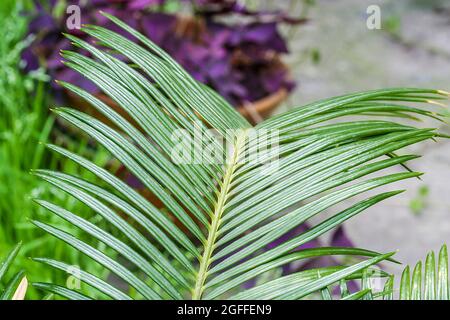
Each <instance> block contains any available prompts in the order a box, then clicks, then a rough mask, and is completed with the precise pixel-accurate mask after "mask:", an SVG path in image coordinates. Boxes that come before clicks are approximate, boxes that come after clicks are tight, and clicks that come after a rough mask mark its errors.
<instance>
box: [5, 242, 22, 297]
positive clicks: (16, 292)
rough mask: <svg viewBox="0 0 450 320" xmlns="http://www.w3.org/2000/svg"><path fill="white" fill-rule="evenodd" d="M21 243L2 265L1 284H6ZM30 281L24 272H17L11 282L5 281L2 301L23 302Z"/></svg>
mask: <svg viewBox="0 0 450 320" xmlns="http://www.w3.org/2000/svg"><path fill="white" fill-rule="evenodd" d="M20 247H21V243H19V244H17V245H16V246H15V247H14V248H13V249H12V250H11V252H10V253H9V254H8V256H7V257H6V258H5V260H4V261H2V262H1V263H0V283H1V282H4V281H3V280H4V279H5V278H6V273H7V272H8V270H9V268H10V267H11V265H12V264H13V262H14V259H15V258H16V256H17V254H18V253H19V250H20ZM27 287H28V281H27V278H26V277H25V273H24V271H19V272H17V273H16V274H15V275H14V276H13V277H12V278H11V279H10V280H9V281H5V286H4V288H3V290H0V300H10V299H12V300H23V298H24V296H25V293H26V291H27Z"/></svg>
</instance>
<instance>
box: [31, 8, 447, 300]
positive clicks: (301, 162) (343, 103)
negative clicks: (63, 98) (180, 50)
mask: <svg viewBox="0 0 450 320" xmlns="http://www.w3.org/2000/svg"><path fill="white" fill-rule="evenodd" d="M104 15H105V16H106V17H108V18H109V19H110V20H111V21H113V22H114V23H115V24H117V25H118V26H119V27H120V28H123V29H125V30H126V31H128V32H129V33H130V35H132V36H134V37H136V38H137V39H139V41H140V43H141V45H142V46H141V45H138V44H136V43H134V42H133V41H130V40H129V39H127V38H126V37H123V36H121V35H119V34H117V33H114V32H112V31H110V30H107V29H105V28H101V27H98V26H91V25H88V26H84V28H83V31H84V32H86V33H88V34H89V35H90V36H92V37H93V38H95V39H97V40H98V43H99V44H100V45H101V46H102V49H99V47H95V46H93V45H91V44H89V43H86V42H84V41H82V40H80V39H77V38H75V37H73V36H70V35H68V37H69V38H70V39H71V41H72V42H73V43H74V44H75V45H76V46H78V47H80V48H82V49H83V50H85V51H87V52H89V53H90V55H91V56H92V58H89V57H87V56H83V55H81V54H78V53H75V52H72V51H64V52H63V53H62V55H63V57H64V59H65V64H66V65H67V66H69V67H70V68H72V69H74V70H76V71H77V72H79V73H81V74H83V75H84V76H85V77H86V78H88V79H89V80H91V81H92V82H94V83H95V84H96V85H97V86H98V87H99V88H100V89H101V90H102V91H103V92H104V93H105V94H107V95H108V96H109V97H110V98H111V99H112V100H114V101H115V102H116V103H117V104H118V105H119V106H120V107H121V109H122V110H123V111H124V114H126V116H123V115H121V114H119V113H117V112H116V111H115V110H114V109H112V108H110V107H109V106H108V105H106V104H105V103H103V102H102V101H100V100H99V99H97V98H96V97H95V96H93V95H91V94H89V93H87V92H86V91H84V90H82V89H80V88H78V87H76V86H74V85H72V84H69V83H65V82H61V85H62V86H63V87H65V88H67V89H68V90H70V91H72V92H73V93H75V94H77V95H79V96H80V97H81V98H83V99H85V100H86V101H88V102H89V103H91V104H92V106H93V107H95V108H96V109H97V110H98V111H100V112H101V113H102V114H103V115H104V116H106V117H107V118H108V119H109V120H110V121H111V123H113V125H109V124H105V123H103V122H101V121H99V120H97V119H95V118H93V117H91V116H89V115H87V114H84V113H82V112H80V111H77V110H75V109H70V108H58V109H56V110H55V112H56V113H57V114H58V115H59V116H60V117H62V118H64V119H65V120H66V121H68V122H69V123H71V124H72V125H74V126H75V127H77V128H79V129H80V130H82V131H84V132H85V133H86V134H88V135H89V136H90V137H91V138H92V139H93V140H95V141H97V142H98V143H100V144H102V145H103V146H104V147H106V149H108V150H109V151H110V152H111V154H112V155H113V156H114V157H115V158H117V159H118V160H119V161H120V162H121V163H122V164H123V165H124V166H125V167H127V169H128V170H129V171H130V172H131V173H132V174H133V175H134V176H136V177H137V178H138V179H139V180H140V181H141V182H142V183H143V184H144V185H145V186H146V188H148V190H149V191H151V192H152V193H153V194H154V195H155V196H156V197H157V198H158V199H159V200H160V202H161V203H162V204H163V207H164V209H160V208H159V207H158V206H155V205H154V204H153V203H152V202H150V201H148V200H147V199H146V198H144V197H143V196H141V195H140V194H139V193H137V192H136V191H135V190H133V189H132V188H131V187H130V186H128V185H127V184H125V183H124V182H123V181H121V180H120V179H118V178H117V177H115V176H114V175H113V174H111V173H110V172H108V171H107V170H105V169H104V168H101V167H99V166H97V165H96V164H95V163H93V162H91V161H90V160H88V159H85V158H82V157H80V156H79V155H77V154H74V153H71V152H69V151H67V150H65V149H64V148H61V147H59V146H55V145H49V146H48V147H49V148H50V149H52V150H54V151H55V152H58V153H60V154H62V155H64V156H66V157H67V158H69V159H71V160H73V161H74V162H76V163H77V164H79V165H80V166H81V167H83V168H84V169H86V170H88V171H90V172H92V173H93V174H94V175H95V176H96V177H97V179H96V180H95V182H90V181H87V180H84V179H81V178H80V177H76V176H72V175H67V174H65V173H61V172H53V171H46V170H39V171H36V172H35V174H36V175H38V176H40V177H42V178H43V179H45V180H47V181H48V182H49V183H51V184H53V185H54V186H56V187H58V188H60V189H62V190H63V191H65V192H67V193H69V194H71V195H72V196H73V197H75V198H76V199H78V200H79V201H81V202H83V203H84V204H86V206H88V207H89V208H90V209H92V211H93V212H96V213H98V214H99V215H101V216H102V217H103V218H104V219H105V220H106V221H108V222H109V223H110V224H111V226H112V227H114V230H115V231H117V232H111V233H108V232H106V231H105V230H103V229H101V228H99V227H98V226H97V225H96V224H95V223H94V222H92V221H89V220H86V219H83V218H81V217H79V216H78V215H77V214H76V212H75V213H72V212H69V211H67V210H66V209H64V208H62V207H60V206H58V205H56V204H53V203H50V202H48V201H45V200H36V201H37V202H38V203H39V204H40V205H42V206H43V207H45V208H47V209H49V210H50V211H52V212H54V213H55V214H56V215H58V216H60V217H61V218H63V219H65V220H67V221H68V222H69V223H70V224H71V225H73V226H76V227H78V228H80V229H82V230H84V231H85V232H86V233H88V234H90V235H91V236H92V243H87V242H83V241H81V240H79V239H77V238H76V237H74V236H73V235H71V234H70V233H68V232H67V231H64V230H62V229H60V228H57V227H55V226H51V225H49V224H46V223H44V222H41V221H33V223H34V224H35V225H36V226H37V227H39V228H41V229H43V230H45V231H46V232H48V233H50V234H52V235H54V236H55V237H57V238H60V239H61V240H63V241H65V242H67V243H68V244H70V245H71V246H73V247H75V248H76V249H77V250H79V251H81V252H83V253H85V254H86V255H88V256H89V257H91V258H92V259H93V260H95V261H96V262H97V263H99V264H101V265H103V266H104V267H105V268H107V269H109V270H110V271H111V272H112V273H113V274H115V275H116V276H117V277H119V278H121V279H122V280H123V282H125V283H126V284H127V285H128V288H129V289H130V290H128V291H127V290H125V291H122V290H120V289H119V287H123V283H117V281H116V282H111V281H106V280H105V279H101V278H100V277H98V276H97V275H94V274H91V273H88V272H86V271H84V270H82V269H80V270H78V271H77V276H79V278H80V279H81V281H83V282H84V283H86V284H88V285H89V286H91V287H93V288H96V289H98V291H100V292H101V293H103V294H104V295H105V296H108V297H110V298H113V299H131V298H144V299H166V298H169V299H182V298H192V299H215V298H224V297H226V298H232V299H300V298H303V297H306V296H308V295H310V294H312V293H315V292H322V294H324V295H326V296H328V295H329V296H331V294H327V292H328V293H329V291H328V289H327V287H328V286H331V285H333V284H336V283H339V282H340V283H341V287H342V288H343V289H344V287H345V281H346V280H348V279H363V280H364V279H366V280H367V278H368V277H372V276H373V274H374V272H373V271H374V268H372V269H371V266H374V265H376V264H377V263H379V262H381V261H384V260H391V261H392V259H391V256H392V255H393V253H387V254H378V253H376V252H373V251H369V250H364V249H359V248H313V249H304V250H296V249H297V248H298V247H299V246H300V245H302V244H304V243H306V242H308V241H310V240H312V239H314V238H316V237H319V236H320V235H322V234H324V233H326V232H328V231H329V230H332V229H333V228H335V227H336V226H339V225H340V224H341V223H343V222H344V221H345V220H347V219H349V218H351V217H353V216H355V215H357V214H359V213H361V212H363V211H364V210H365V209H367V208H368V207H370V206H373V205H375V204H376V203H378V202H380V201H382V200H384V199H386V198H389V197H392V196H394V195H396V194H398V193H400V192H401V191H391V192H384V193H380V194H375V195H371V196H366V197H365V199H363V200H360V201H358V202H356V204H354V205H352V206H349V207H347V208H345V209H344V210H342V211H338V212H336V213H334V214H333V215H332V216H331V217H329V218H326V219H323V220H322V221H321V222H320V223H317V224H315V225H313V226H312V227H311V228H310V229H309V230H308V231H306V232H304V233H302V234H300V235H297V236H295V237H292V238H290V239H288V240H286V241H284V242H281V243H278V245H277V246H275V247H273V248H271V249H267V245H268V244H270V243H273V242H274V241H275V240H277V239H279V238H280V237H281V236H283V235H284V234H286V233H287V232H288V231H289V230H291V229H293V228H295V227H296V226H298V225H300V224H302V223H304V222H305V221H307V220H310V219H311V218H312V217H320V215H321V214H322V213H323V212H324V211H325V210H326V209H329V208H333V207H334V206H335V205H337V204H341V205H342V203H343V201H344V200H346V199H349V198H352V197H354V196H356V195H360V194H363V193H366V192H367V191H369V190H372V189H375V188H377V187H380V186H383V185H387V184H392V183H394V182H396V181H400V180H404V179H409V178H414V177H418V176H420V175H421V173H418V172H414V171H411V170H409V169H408V167H407V166H406V164H405V163H406V162H407V161H409V160H412V159H415V158H417V156H416V155H397V153H396V152H397V150H399V149H401V148H403V147H406V146H409V145H412V144H415V143H417V142H420V141H424V140H427V139H432V138H435V137H439V136H441V135H440V134H439V133H437V132H435V131H434V130H433V129H428V128H427V129H419V128H415V127H413V126H409V125H404V124H400V123H396V122H391V121H382V120H376V119H369V120H358V121H345V118H344V117H345V116H352V115H358V116H359V115H367V116H383V117H386V116H392V117H401V118H409V119H417V118H416V117H419V116H420V117H432V118H436V119H439V115H437V114H436V113H433V112H430V111H427V110H424V109H421V108H415V107H412V106H408V105H407V103H411V102H414V103H429V102H432V101H434V100H439V99H444V98H446V95H447V93H446V92H443V91H438V90H425V89H409V88H400V89H385V90H374V91H368V92H361V93H355V94H349V95H344V96H339V97H335V98H331V99H325V100H321V101H318V102H315V103H311V104H308V105H306V106H303V107H299V108H295V109H292V110H291V111H288V112H286V113H284V114H281V115H278V116H275V117H272V118H271V119H268V120H266V121H264V122H262V123H260V124H258V125H257V126H256V127H252V126H251V125H250V124H249V123H248V122H247V121H246V120H245V119H244V118H243V117H242V116H240V115H239V114H238V113H237V112H236V111H235V110H234V109H233V108H232V107H231V106H230V105H229V104H228V103H227V102H226V101H225V100H224V99H223V98H222V97H220V96H219V95H218V94H217V93H215V92H214V91H213V90H211V89H209V88H207V87H205V86H203V85H201V84H199V83H198V82H196V81H194V80H193V79H192V78H191V77H190V76H189V75H188V74H187V73H186V72H185V71H184V70H183V69H182V68H181V67H180V66H179V65H178V64H177V63H176V62H174V60H173V59H171V58H170V57H169V56H168V55H167V54H166V53H165V52H163V51H162V50H161V49H160V48H158V47H157V46H156V45H154V44H153V43H152V42H151V41H149V40H148V39H147V38H145V37H144V36H143V35H141V34H140V33H138V32H136V31H135V30H133V29H132V28H130V27H128V26H127V25H126V24H124V23H122V22H121V21H120V20H118V19H116V18H114V17H112V16H109V15H107V14H104ZM123 58H126V60H124V59H123ZM122 60H124V61H131V62H130V63H124V62H123V61H122ZM329 120H340V121H333V122H330V121H329ZM211 128H212V129H214V130H215V134H212V133H211V130H210V129H211ZM181 129H182V130H184V131H181V132H182V133H184V135H182V136H184V137H191V136H193V135H195V134H196V133H198V132H200V133H201V134H202V137H206V138H203V139H200V141H199V142H198V143H197V144H195V143H194V144H193V145H192V144H190V143H186V144H183V143H181V144H180V143H178V142H179V141H178V140H177V141H174V139H173V135H174V134H175V133H177V132H180V131H179V130H181ZM253 131H257V132H275V133H276V136H277V147H276V148H268V145H269V144H270V142H268V140H267V139H258V138H257V137H255V135H252V132H253ZM222 141H223V142H225V143H226V144H228V145H232V148H231V152H229V153H226V152H227V151H228V150H225V148H221V146H222ZM180 148H181V149H182V150H181V151H186V152H187V153H188V154H191V153H195V152H200V151H205V150H208V151H211V150H222V152H223V153H221V154H219V156H220V157H225V156H226V155H227V161H226V162H225V163H224V164H223V165H222V164H221V163H216V162H212V163H204V162H202V161H200V162H194V163H190V162H188V163H181V164H180V163H176V162H175V161H174V160H173V157H172V156H173V151H174V150H178V151H180ZM183 148H184V149H185V150H183ZM189 148H192V149H189ZM261 150H262V151H261ZM274 150H275V151H276V152H274ZM257 153H258V156H259V157H260V158H258V159H257V160H254V159H253V158H251V157H250V156H251V155H254V154H257ZM249 155H250V156H249ZM275 158H276V161H273V160H274V159H275ZM248 159H253V160H249V161H247V160H248ZM274 164H275V165H274ZM399 165H402V166H403V167H404V168H406V169H408V170H402V172H398V173H393V174H386V173H382V172H381V171H382V170H383V169H386V168H390V167H394V166H399ZM374 174H376V175H374ZM369 175H371V177H368V176H369ZM97 241H100V242H101V243H103V244H104V245H105V246H108V247H110V248H112V249H114V250H115V251H117V253H119V255H120V256H121V257H123V260H114V259H112V258H110V257H108V256H107V255H105V254H104V253H103V252H102V251H101V250H100V249H98V248H97V247H96V244H97V243H98V242H97ZM324 255H340V256H359V257H365V259H363V260H361V261H360V262H358V263H356V264H353V265H349V266H329V267H325V268H320V269H311V270H306V271H300V272H297V273H293V274H290V275H286V276H281V277H278V278H276V279H274V280H271V281H268V282H266V283H262V284H259V285H258V286H256V287H254V288H251V289H244V288H243V286H242V284H245V283H247V282H248V281H249V280H251V279H254V278H255V277H258V276H260V275H262V274H264V273H266V272H268V271H271V270H274V269H276V268H278V267H280V266H283V265H285V264H287V263H291V262H294V261H300V260H302V259H307V258H311V257H319V256H324ZM35 260H36V261H39V262H42V263H44V264H48V265H49V266H51V267H53V268H55V269H59V270H62V271H67V270H70V266H69V265H67V264H66V263H64V262H61V261H55V260H52V259H49V257H44V258H36V259H35ZM377 274H378V276H384V275H385V274H384V273H382V272H378V273H377ZM364 281H365V280H364ZM115 284H117V285H115ZM34 286H36V287H38V288H42V289H44V290H47V291H50V292H53V293H57V294H59V295H61V296H64V297H66V298H69V299H89V298H90V297H88V296H86V295H84V294H82V293H80V292H79V291H76V290H72V289H69V288H66V287H63V286H61V285H57V284H49V283H35V284H34ZM362 290H366V291H365V292H363V295H362V296H363V297H364V296H366V295H367V292H368V291H367V288H364V287H363V288H362ZM344 291H345V290H344ZM359 294H360V295H361V292H360V293H359ZM353 298H358V295H357V294H356V295H353Z"/></svg>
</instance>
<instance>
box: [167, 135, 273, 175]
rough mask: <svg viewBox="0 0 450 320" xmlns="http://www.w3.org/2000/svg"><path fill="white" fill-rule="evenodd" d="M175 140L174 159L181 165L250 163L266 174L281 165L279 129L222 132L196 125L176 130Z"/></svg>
mask: <svg viewBox="0 0 450 320" xmlns="http://www.w3.org/2000/svg"><path fill="white" fill-rule="evenodd" d="M224 137H227V139H225V138H224ZM171 140H172V143H173V147H172V149H171V154H170V156H171V160H172V161H173V162H174V163H175V164H178V165H185V164H206V165H209V164H217V165H227V164H236V165H243V164H249V165H251V166H253V167H258V168H260V169H261V170H262V172H263V173H272V172H274V171H275V170H276V169H277V168H278V162H279V155H280V154H279V153H280V134H279V131H278V130H272V129H256V128H250V129H233V130H232V129H230V130H227V131H226V132H225V133H222V134H220V133H219V132H218V131H217V130H214V129H205V128H204V127H203V128H202V127H201V126H193V127H192V128H190V129H178V130H175V131H174V132H173V133H172V136H171Z"/></svg>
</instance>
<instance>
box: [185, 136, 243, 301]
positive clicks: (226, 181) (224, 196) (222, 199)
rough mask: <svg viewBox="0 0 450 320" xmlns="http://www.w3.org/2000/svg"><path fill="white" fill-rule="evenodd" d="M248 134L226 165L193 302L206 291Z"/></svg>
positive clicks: (235, 146)
mask: <svg viewBox="0 0 450 320" xmlns="http://www.w3.org/2000/svg"><path fill="white" fill-rule="evenodd" d="M245 137H246V134H245V133H243V134H241V135H239V136H237V137H236V142H235V144H234V148H233V154H232V157H231V161H230V162H229V163H228V164H227V165H226V169H225V174H224V176H223V179H222V184H221V186H220V193H219V195H218V197H217V204H216V205H215V206H214V214H213V215H212V217H211V225H210V228H209V229H208V238H207V240H206V242H205V244H204V250H203V255H202V257H201V260H200V266H199V271H198V273H197V275H196V279H195V286H194V290H193V292H192V299H193V300H200V299H201V298H202V295H203V291H204V289H205V281H206V278H207V277H208V270H209V267H210V265H211V257H212V253H213V251H214V249H215V247H216V241H217V236H218V232H219V228H220V224H221V219H222V215H223V213H224V211H225V204H226V203H227V200H228V197H229V194H230V189H231V184H232V183H231V182H232V180H233V177H234V172H235V171H236V168H237V167H238V163H239V154H240V151H241V150H242V148H243V145H244V142H245Z"/></svg>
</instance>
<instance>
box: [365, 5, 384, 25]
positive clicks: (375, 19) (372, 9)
mask: <svg viewBox="0 0 450 320" xmlns="http://www.w3.org/2000/svg"><path fill="white" fill-rule="evenodd" d="M366 13H367V15H368V16H367V20H366V26H367V29H369V30H380V29H381V8H380V6H378V5H376V4H372V5H370V6H368V7H367V10H366Z"/></svg>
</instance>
